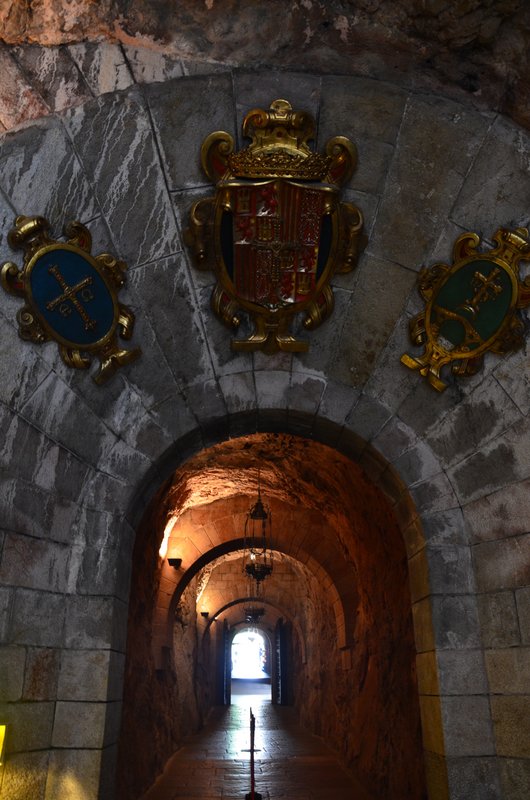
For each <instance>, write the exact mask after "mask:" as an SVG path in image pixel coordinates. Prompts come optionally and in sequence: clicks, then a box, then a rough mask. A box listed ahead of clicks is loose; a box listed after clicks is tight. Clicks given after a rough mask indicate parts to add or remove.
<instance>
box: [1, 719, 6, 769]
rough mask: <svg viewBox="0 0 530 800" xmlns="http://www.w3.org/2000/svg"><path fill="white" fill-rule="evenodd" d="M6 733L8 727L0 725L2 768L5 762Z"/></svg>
mask: <svg viewBox="0 0 530 800" xmlns="http://www.w3.org/2000/svg"><path fill="white" fill-rule="evenodd" d="M6 731H7V725H0V767H1V766H2V765H3V763H4V760H5V745H6Z"/></svg>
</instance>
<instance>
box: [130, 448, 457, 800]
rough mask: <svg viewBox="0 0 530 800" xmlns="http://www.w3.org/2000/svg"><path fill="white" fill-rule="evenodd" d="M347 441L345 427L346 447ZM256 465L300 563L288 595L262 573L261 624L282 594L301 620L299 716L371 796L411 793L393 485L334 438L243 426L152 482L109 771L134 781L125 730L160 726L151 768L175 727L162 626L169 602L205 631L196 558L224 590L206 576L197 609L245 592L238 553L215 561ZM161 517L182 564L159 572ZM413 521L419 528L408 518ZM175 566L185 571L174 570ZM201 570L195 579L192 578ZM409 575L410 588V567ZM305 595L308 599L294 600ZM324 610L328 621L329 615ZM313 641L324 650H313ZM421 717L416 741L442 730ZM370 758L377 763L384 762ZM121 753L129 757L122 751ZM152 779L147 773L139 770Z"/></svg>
mask: <svg viewBox="0 0 530 800" xmlns="http://www.w3.org/2000/svg"><path fill="white" fill-rule="evenodd" d="M347 439H348V437H346V439H345V441H344V442H343V445H346V447H345V448H344V449H347V444H348V442H347V441H346V440H347ZM352 442H353V440H352V439H351V438H350V441H349V445H350V446H351V445H352ZM257 464H260V472H261V476H262V477H261V480H262V492H263V494H264V496H267V499H268V501H269V503H270V505H271V508H272V511H273V518H274V530H275V533H274V540H275V545H274V549H275V550H276V552H277V553H278V555H277V558H279V553H280V552H281V551H283V552H284V553H286V556H285V557H286V558H288V559H289V561H292V563H293V564H294V568H295V571H297V574H298V576H299V577H300V576H301V574H302V573H304V574H306V575H307V578H306V580H307V581H308V583H307V586H308V587H309V588H308V589H306V590H304V591H303V592H302V593H301V595H300V598H301V599H300V600H299V601H298V602H299V603H300V605H299V606H296V602H297V600H296V598H297V594H296V592H295V591H294V588H293V587H296V586H297V584H296V582H295V583H294V584H293V583H291V585H290V586H289V587H288V588H287V589H286V590H285V591H283V592H282V589H281V588H278V589H277V588H276V583H277V584H278V586H279V585H280V582H279V581H277V582H276V583H275V580H274V578H275V573H273V576H272V579H271V584H270V588H269V590H268V591H270V592H271V598H272V604H273V605H274V606H275V607H276V608H277V609H278V610H277V611H276V614H275V616H274V615H273V618H272V627H273V625H274V620H275V619H276V620H277V619H278V618H279V617H281V616H282V609H286V608H287V609H289V610H290V612H291V613H293V603H294V604H295V605H294V608H295V609H296V608H298V610H297V611H296V610H295V611H294V616H296V617H297V618H298V619H299V621H300V625H301V628H302V634H303V636H304V638H305V645H306V650H307V651H308V655H307V658H306V659H303V658H302V657H301V653H299V655H298V661H297V669H298V675H297V683H298V685H299V690H300V693H301V696H304V697H305V702H304V704H303V707H304V711H303V714H302V716H303V721H304V722H305V724H306V725H308V726H309V727H310V728H311V729H313V730H314V731H315V732H318V733H321V734H323V735H325V736H326V737H327V738H328V740H329V741H330V742H331V743H332V744H334V745H335V746H336V747H339V746H340V744H341V743H342V756H343V757H344V759H345V760H346V761H347V762H348V763H349V765H350V767H353V768H356V769H357V770H359V771H360V772H361V774H362V778H363V779H364V780H365V782H366V783H367V784H368V785H369V786H370V788H371V789H372V790H373V791H374V792H375V793H376V794H377V796H381V797H387V796H388V797H389V798H390V797H399V796H405V794H407V796H410V797H411V798H412V797H417V798H421V797H423V790H422V786H423V781H422V769H421V767H420V766H419V764H421V763H422V761H423V756H422V748H421V743H420V728H419V726H420V704H419V701H418V689H417V685H416V665H415V648H414V642H413V628H412V625H413V623H412V614H411V598H410V593H409V589H408V586H407V558H406V549H405V542H404V539H403V534H402V532H401V531H400V523H399V522H398V519H397V517H396V514H395V511H394V510H393V509H392V506H391V505H390V504H389V503H388V500H386V499H385V492H388V490H389V489H390V487H391V485H392V483H393V484H394V492H395V493H398V494H399V496H400V497H401V502H402V504H403V503H404V498H403V487H402V486H399V482H398V481H397V480H396V479H395V478H392V476H391V475H390V474H389V475H387V476H386V478H385V482H383V481H380V485H381V486H385V491H383V490H382V489H381V488H377V487H376V486H375V485H374V484H373V482H372V481H370V480H369V479H368V478H367V477H366V475H365V474H364V473H363V471H362V470H361V469H360V468H359V467H357V466H356V465H355V464H354V463H353V462H352V461H351V460H350V459H348V458H346V457H344V456H343V455H341V454H340V453H339V452H338V450H337V449H331V448H329V447H327V446H325V445H322V444H319V443H318V442H315V441H311V440H308V439H306V438H301V437H298V436H292V435H286V434H279V433H269V434H267V433H262V434H253V435H250V436H246V437H245V436H242V437H239V438H237V439H232V440H228V441H225V442H221V443H220V444H218V445H214V446H213V447H210V448H208V449H207V450H204V451H202V452H199V453H198V454H197V455H196V456H195V457H192V458H191V459H189V460H188V461H187V462H185V463H184V464H183V465H182V467H181V469H180V470H177V471H176V473H175V476H174V477H173V478H172V479H170V480H168V481H166V482H165V484H164V486H163V488H162V490H161V491H160V492H159V493H158V495H157V497H156V499H155V500H154V501H152V503H151V505H150V510H149V511H148V512H147V514H146V516H145V517H144V520H143V523H142V525H141V527H140V529H139V533H138V537H137V543H136V546H135V557H134V567H133V582H132V589H131V621H130V624H129V648H128V652H129V655H128V666H127V668H126V685H125V700H124V728H123V733H122V735H123V736H124V737H125V739H126V741H127V757H128V763H129V766H128V767H127V770H125V769H124V768H122V770H121V775H122V782H121V786H122V789H121V791H122V792H123V797H124V798H125V797H130V796H132V795H131V794H129V793H128V790H127V788H126V784H127V781H130V782H131V784H133V785H134V787H135V789H134V791H138V787H139V786H141V785H142V781H143V782H147V780H148V778H147V775H146V774H141V772H140V771H139V772H138V773H137V774H133V773H134V766H132V767H131V766H130V761H129V760H130V753H131V749H134V739H135V731H140V730H142V731H144V730H145V729H146V726H147V727H149V726H150V725H153V724H154V722H155V720H156V726H157V732H158V733H157V735H158V736H159V737H160V731H161V730H162V729H165V730H166V743H165V744H164V742H163V741H160V745H161V747H160V753H159V755H158V759H159V760H158V770H159V769H160V768H161V766H162V763H163V761H164V759H165V758H166V757H168V756H169V754H170V752H168V748H169V747H170V746H171V742H173V745H174V742H175V741H178V739H179V737H180V736H181V735H182V733H181V732H180V731H178V730H175V729H174V727H173V728H172V726H171V722H170V718H173V719H175V718H177V717H178V713H177V712H176V711H175V708H174V702H173V701H172V699H171V692H172V691H176V697H177V698H178V697H179V693H178V689H175V686H176V685H177V684H178V681H179V669H180V667H179V665H181V661H179V656H178V654H176V653H175V651H174V650H172V640H173V633H171V636H170V637H168V632H169V631H172V629H173V627H174V618H175V612H176V611H177V619H180V618H181V617H182V614H184V615H185V625H186V626H187V625H190V626H192V625H194V624H195V625H196V627H197V629H198V630H199V635H202V634H203V633H204V632H205V630H208V631H211V623H210V621H208V622H207V623H204V621H203V622H202V623H201V620H200V615H199V606H197V605H196V603H195V599H194V598H195V596H196V594H197V593H199V594H200V595H201V603H203V604H204V603H205V599H204V598H205V592H207V590H205V589H204V581H205V580H208V579H209V577H210V576H209V575H207V576H206V578H205V577H204V570H205V569H208V564H211V563H213V564H214V565H215V564H217V565H219V564H221V566H222V567H223V568H224V570H225V573H226V580H229V581H230V590H229V591H227V590H225V593H224V594H222V593H221V592H220V589H219V587H221V586H222V583H223V578H222V577H221V579H220V580H219V581H218V584H217V587H216V586H211V585H210V596H209V601H208V603H207V605H208V608H210V609H211V610H212V611H215V613H216V614H217V613H218V610H219V609H220V608H221V607H222V606H223V605H228V606H229V605H231V601H233V600H235V599H236V598H237V597H238V596H243V595H244V590H245V587H244V581H243V583H242V585H241V586H240V587H238V586H237V575H238V574H240V573H241V565H240V564H239V562H238V561H237V560H234V558H233V557H231V558H232V560H231V561H230V562H229V563H228V564H227V562H225V561H224V559H226V558H228V557H229V554H230V553H236V554H237V552H238V550H240V549H241V546H242V542H241V540H240V539H235V540H234V539H232V538H231V537H233V536H234V535H235V532H236V531H237V530H242V525H243V520H244V514H245V511H246V510H248V505H249V502H250V500H251V499H252V490H253V489H254V488H255V486H254V484H255V478H256V476H255V470H256V465H257ZM295 498H296V500H297V502H296V503H295V502H294V499H295ZM409 502H410V501H409ZM324 503H325V504H326V508H325V513H323V504H324ZM174 517H176V518H177V521H176V522H172V523H171V524H172V529H171V534H170V536H169V542H168V551H167V554H168V556H172V557H178V558H181V559H182V564H181V565H180V567H179V571H178V574H177V575H176V576H175V577H171V572H172V570H171V569H170V568H168V567H167V563H166V562H164V561H162V560H160V559H158V558H157V551H158V547H159V544H160V541H161V539H162V537H163V532H164V529H166V527H167V522H168V519H170V520H173V518H174ZM416 529H417V531H419V530H420V529H419V528H418V526H417V527H416ZM210 552H211V554H212V555H211V556H210V555H209V553H210ZM416 555H417V554H416ZM417 560H418V559H417V558H416V561H417ZM197 564H199V569H197V568H196V565H197ZM296 564H298V565H299V566H298V567H296ZM217 568H218V569H220V567H219V566H218V567H217ZM210 569H211V567H210ZM290 569H291V568H290ZM188 570H189V572H190V575H191V577H190V576H188V577H186V572H187V571H188ZM201 570H202V571H201ZM201 580H202V585H201V586H200V587H198V585H197V581H199V582H200V581H201ZM411 580H412V588H413V589H414V586H413V582H414V577H413V576H411ZM311 586H312V587H313V588H311ZM190 589H191V591H190ZM238 592H239V595H238ZM146 593H147V594H148V597H147V594H146ZM304 597H305V598H306V601H307V602H308V603H309V605H310V608H309V610H307V609H305V610H304V602H306V601H303V600H302V598H304ZM179 598H180V600H179ZM308 598H309V599H308ZM182 603H184V610H182V608H183V606H182ZM318 619H321V620H324V622H322V625H323V627H319V624H320V623H319V622H318V621H317V620H318ZM331 620H335V624H332V625H331V626H330V625H329V621H331ZM181 621H182V620H181ZM219 622H220V623H222V619H220V620H219ZM428 623H429V619H428V617H426V618H425V619H423V618H417V617H416V619H415V624H416V627H417V628H418V630H417V632H416V636H417V639H418V640H419V641H422V640H423V639H425V636H426V633H425V630H424V628H425V627H427V628H428V627H429V624H428ZM431 629H432V626H431ZM330 631H331V638H329V637H330ZM328 639H329V641H328ZM175 641H176V640H175ZM324 641H325V642H326V646H325V647H322V653H321V652H319V645H318V644H315V642H324ZM142 643H143V644H142ZM299 651H300V648H299ZM324 653H326V654H327V657H329V658H330V662H326V656H324V655H323V654H324ZM214 661H215V659H214ZM203 666H204V665H203ZM146 669H147V672H146ZM195 674H197V669H196V668H195ZM201 674H202V676H203V680H204V682H205V685H206V688H205V694H206V695H207V696H210V697H211V696H212V695H213V692H212V690H211V688H208V686H207V684H208V680H207V676H205V673H204V669H202V672H201ZM149 675H151V678H149V677H148V676H149ZM155 676H156V680H157V681H158V682H159V683H158V684H155ZM318 676H320V677H318ZM146 680H147V684H148V685H149V686H150V690H149V691H150V703H149V706H148V708H149V711H148V713H147V715H146V714H145V711H144V710H143V709H142V701H141V698H142V697H143V696H144V689H143V688H142V685H141V684H145V681H146ZM154 685H156V686H158V689H157V690H155V689H153V686H154ZM315 686H318V687H320V688H318V689H315ZM359 686H360V687H361V689H360V690H357V689H356V688H355V687H359ZM310 687H313V688H312V689H311V690H310ZM157 692H158V696H157ZM199 694H200V691H199ZM308 696H309V697H311V701H310V702H308ZM339 697H341V698H342V700H341V701H339V699H338V698H339ZM180 701H181V702H193V703H195V702H196V703H197V705H196V709H195V711H194V712H193V714H190V715H188V717H189V718H194V719H196V720H198V719H199V718H200V716H201V714H202V713H203V712H204V710H205V709H204V706H202V705H201V704H202V698H200V699H199V700H197V698H196V697H195V698H191V700H190V698H189V697H187V698H183V697H182V696H181V697H180ZM164 707H165V709H166V712H167V718H166V719H165V718H164V717H165V713H164ZM331 709H332V710H331ZM354 709H355V710H354ZM377 709H379V719H380V722H379V723H378V725H379V727H378V726H377V724H376V725H375V726H373V729H372V726H371V723H372V722H373V719H374V717H377ZM326 711H327V713H326ZM352 719H354V720H355V724H352V723H351V720H352ZM383 720H384V721H383ZM423 724H424V728H425V729H426V731H425V736H426V740H427V741H429V740H430V741H435V740H436V739H438V740H439V737H440V736H441V735H442V734H441V731H440V730H438V729H436V726H437V724H438V722H437V721H436V720H433V719H432V718H429V717H425V716H424V723H423ZM374 730H375V732H374ZM139 747H141V745H140V744H139ZM381 748H382V749H381ZM426 749H427V750H428V749H429V748H428V747H427V746H426ZM382 752H384V757H383V756H382ZM376 754H378V756H376ZM437 755H438V756H441V755H442V753H436V752H435V753H428V754H427V757H428V758H427V760H428V759H429V758H432V757H436V756H437ZM153 758H154V757H153ZM154 760H156V759H154ZM376 760H377V761H378V764H379V766H378V768H376V764H375V761H376ZM381 761H383V762H384V764H385V767H384V768H383V769H381V767H380V763H381ZM132 763H133V764H135V765H136V764H138V763H139V762H138V760H137V759H136V758H135V759H133V762H132ZM144 766H145V765H144ZM152 768H153V767H151V769H152ZM145 769H146V771H147V766H145ZM377 770H378V774H376V772H377ZM124 775H126V780H125V783H124V781H123V776H124ZM412 775H414V778H413V779H411V776H412ZM154 777H155V775H154V774H151V776H150V779H151V780H152V779H153V778H154ZM439 789H440V787H439V785H438V786H437V790H438V791H439ZM433 791H434V787H433ZM439 796H443V795H442V794H440V795H439Z"/></svg>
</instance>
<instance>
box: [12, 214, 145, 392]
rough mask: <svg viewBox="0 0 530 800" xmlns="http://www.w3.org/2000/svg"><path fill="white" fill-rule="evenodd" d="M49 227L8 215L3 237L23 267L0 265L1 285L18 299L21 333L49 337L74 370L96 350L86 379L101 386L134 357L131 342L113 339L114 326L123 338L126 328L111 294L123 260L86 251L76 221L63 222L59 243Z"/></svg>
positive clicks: (128, 323) (129, 319) (84, 232)
mask: <svg viewBox="0 0 530 800" xmlns="http://www.w3.org/2000/svg"><path fill="white" fill-rule="evenodd" d="M49 230H50V226H49V223H48V222H47V221H46V220H45V219H44V218H43V217H24V216H19V217H17V218H16V220H15V227H14V228H13V229H12V230H11V231H10V232H9V234H8V242H9V244H10V246H11V247H12V248H13V249H14V250H24V266H23V268H22V269H21V270H19V269H18V267H17V265H16V264H14V263H13V262H11V261H8V262H6V263H5V264H3V266H2V270H1V281H2V286H3V288H4V289H5V290H6V291H7V292H9V293H10V294H14V295H17V296H18V297H23V298H24V300H25V305H24V306H23V307H22V308H21V309H20V311H19V312H18V314H17V322H18V325H19V335H20V337H21V338H22V339H25V340H27V341H31V342H36V343H37V344H42V343H43V342H47V341H49V340H53V341H55V342H57V344H58V346H59V352H60V354H61V358H62V359H63V361H64V363H65V364H67V365H68V366H69V367H74V368H75V369H87V368H88V367H89V366H90V364H91V361H92V357H93V356H97V358H98V359H99V361H100V366H99V369H98V372H97V373H96V375H95V376H94V380H95V382H96V383H97V384H102V383H104V382H105V381H106V380H107V379H108V378H110V376H111V375H113V374H114V372H115V371H116V370H117V369H118V368H119V367H121V366H123V365H124V364H129V363H130V362H131V361H134V360H135V359H137V358H138V356H139V355H140V350H139V349H138V348H135V349H133V350H124V349H122V348H121V347H120V346H119V345H118V342H117V335H118V332H119V334H120V336H121V337H122V338H123V339H130V338H131V336H132V332H133V326H134V314H133V312H132V311H131V310H130V309H129V308H127V306H124V305H123V304H122V303H120V302H118V298H117V293H118V291H119V289H120V288H121V287H122V286H123V285H124V283H125V275H124V273H125V269H126V265H125V263H124V262H123V261H119V260H118V259H116V258H114V256H112V255H110V254H109V253H102V254H101V255H99V256H95V257H94V256H92V255H90V251H91V248H92V237H91V235H90V232H89V231H88V229H87V228H85V226H84V225H82V224H81V223H80V222H71V223H69V224H68V225H67V226H66V227H65V231H64V233H65V237H66V239H67V241H66V242H65V243H63V242H59V241H56V240H54V239H52V238H51V237H50V234H49Z"/></svg>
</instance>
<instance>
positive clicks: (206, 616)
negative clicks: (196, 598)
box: [201, 611, 210, 619]
mask: <svg viewBox="0 0 530 800" xmlns="http://www.w3.org/2000/svg"><path fill="white" fill-rule="evenodd" d="M209 616H210V612H209V611H201V617H204V619H208V617H209Z"/></svg>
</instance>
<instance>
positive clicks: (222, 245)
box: [186, 100, 363, 353]
mask: <svg viewBox="0 0 530 800" xmlns="http://www.w3.org/2000/svg"><path fill="white" fill-rule="evenodd" d="M314 130H315V124H314V120H313V119H312V117H311V116H310V115H309V114H307V113H304V112H298V111H293V109H292V108H291V105H290V104H289V103H288V102H287V101H286V100H275V101H274V102H273V103H272V104H271V107H270V109H269V111H265V110H263V109H254V110H252V111H250V112H249V113H248V114H247V115H246V117H245V119H244V122H243V133H244V135H245V136H247V137H249V138H250V139H251V140H252V141H251V144H250V146H249V147H248V148H246V149H244V150H240V151H239V152H234V142H233V139H232V137H231V136H230V134H228V133H225V132H223V131H218V132H215V133H212V134H210V136H208V137H207V138H206V140H205V141H204V143H203V145H202V149H201V161H202V167H203V169H204V171H205V173H206V175H207V176H208V177H209V178H210V179H211V180H212V181H214V182H215V184H216V190H217V191H216V195H215V197H209V198H206V199H203V200H200V201H199V202H198V203H195V205H194V206H193V208H192V210H191V213H190V227H189V229H188V230H187V231H186V242H187V244H188V245H190V246H191V247H192V248H193V252H194V256H195V261H196V263H197V266H199V267H200V268H201V269H212V268H213V269H214V270H215V273H216V275H217V285H216V287H215V289H214V292H213V295H212V308H213V310H214V312H215V313H216V314H217V316H218V317H219V318H220V319H221V320H222V321H223V322H224V323H225V324H226V325H228V326H229V327H231V328H233V329H236V330H237V328H238V327H239V325H240V323H241V316H240V311H241V310H243V311H245V312H246V313H247V314H248V315H249V316H250V317H251V319H252V320H253V322H254V327H255V329H254V331H253V333H252V334H251V335H250V336H248V337H247V338H244V339H237V338H236V339H233V340H232V348H233V349H234V350H263V351H264V352H266V353H273V352H276V351H277V350H288V351H305V350H307V349H308V344H307V342H306V341H304V340H301V339H297V338H295V336H293V335H292V333H291V332H290V330H289V328H290V323H291V320H292V318H293V316H294V315H295V314H298V313H300V312H304V313H305V318H304V323H303V324H304V327H305V328H306V329H312V328H315V327H317V325H319V324H320V323H321V322H323V321H324V320H325V319H326V318H327V317H328V316H329V314H330V313H331V311H332V310H333V293H332V290H331V287H330V280H331V278H332V276H333V274H334V273H335V272H349V271H350V270H351V269H353V267H354V266H355V265H356V263H357V256H358V253H359V251H360V249H361V247H362V244H363V237H362V227H363V218H362V214H361V212H360V211H359V209H358V208H356V207H355V206H353V205H351V204H349V203H340V202H339V187H340V186H341V185H342V184H343V183H344V182H345V181H347V180H348V179H349V178H350V177H351V175H352V173H353V170H354V168H355V166H356V161H357V156H356V150H355V147H354V146H353V145H352V143H351V142H350V141H349V140H348V139H346V138H345V137H342V136H336V137H335V138H333V139H331V140H330V141H329V142H328V143H327V145H326V149H325V153H324V154H319V153H315V152H313V151H312V150H311V149H310V148H309V147H308V144H307V142H308V140H310V139H312V138H313V137H314ZM212 240H213V242H212ZM212 244H213V246H212ZM212 259H213V263H212Z"/></svg>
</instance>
